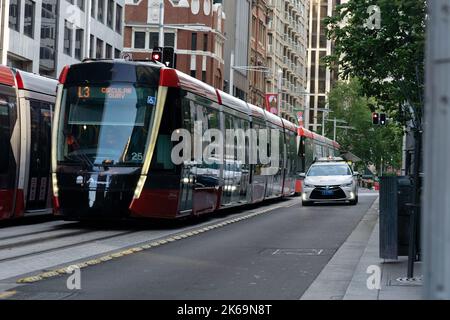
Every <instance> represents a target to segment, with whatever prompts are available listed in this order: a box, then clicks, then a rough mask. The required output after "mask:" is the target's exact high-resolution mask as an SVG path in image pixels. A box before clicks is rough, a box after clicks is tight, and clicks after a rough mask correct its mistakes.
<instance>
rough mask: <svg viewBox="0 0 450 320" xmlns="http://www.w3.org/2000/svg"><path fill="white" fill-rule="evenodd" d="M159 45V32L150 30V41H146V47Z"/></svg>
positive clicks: (150, 47) (151, 47)
mask: <svg viewBox="0 0 450 320" xmlns="http://www.w3.org/2000/svg"><path fill="white" fill-rule="evenodd" d="M158 46H159V33H158V32H150V41H149V43H148V48H149V49H153V48H156V47H158Z"/></svg>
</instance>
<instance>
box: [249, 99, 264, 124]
mask: <svg viewBox="0 0 450 320" xmlns="http://www.w3.org/2000/svg"><path fill="white" fill-rule="evenodd" d="M247 105H248V107H249V108H250V112H251V115H252V117H253V118H259V119H262V120H264V121H265V120H266V116H265V115H264V109H262V108H260V107H258V106H255V105H254V104H251V103H247Z"/></svg>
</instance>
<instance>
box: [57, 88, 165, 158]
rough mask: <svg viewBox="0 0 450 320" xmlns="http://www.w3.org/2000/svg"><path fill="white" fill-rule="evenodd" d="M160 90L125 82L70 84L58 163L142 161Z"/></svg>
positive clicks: (65, 93) (65, 94)
mask: <svg viewBox="0 0 450 320" xmlns="http://www.w3.org/2000/svg"><path fill="white" fill-rule="evenodd" d="M156 93H157V88H151V87H144V86H138V85H137V84H133V83H120V82H108V83H105V84H95V85H88V86H86V85H81V86H76V85H74V86H69V87H66V88H64V91H63V97H62V103H61V120H62V123H61V126H60V128H59V131H60V132H59V137H58V145H59V149H58V161H59V162H69V163H70V162H74V163H80V162H82V163H84V164H87V165H89V166H93V165H108V166H117V165H140V164H142V163H143V161H144V153H145V151H146V145H147V140H148V136H149V134H150V132H151V128H150V123H151V119H152V115H153V114H154V110H155V108H156Z"/></svg>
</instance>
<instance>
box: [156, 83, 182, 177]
mask: <svg viewBox="0 0 450 320" xmlns="http://www.w3.org/2000/svg"><path fill="white" fill-rule="evenodd" d="M181 126H182V124H181V101H180V95H179V91H178V90H177V89H170V91H169V93H168V94H167V102H166V105H165V107H164V112H163V116H162V119H161V124H160V127H159V133H158V139H157V142H156V147H155V151H154V154H153V158H152V165H151V168H152V170H156V171H174V170H175V169H176V167H175V165H174V163H173V161H172V159H171V152H172V148H173V146H174V142H172V141H171V136H172V132H173V131H175V130H176V129H179V128H180V127H181Z"/></svg>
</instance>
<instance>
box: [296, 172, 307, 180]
mask: <svg viewBox="0 0 450 320" xmlns="http://www.w3.org/2000/svg"><path fill="white" fill-rule="evenodd" d="M297 175H298V177H299V178H301V179H305V177H306V173H304V172H301V173H298V174H297Z"/></svg>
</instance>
